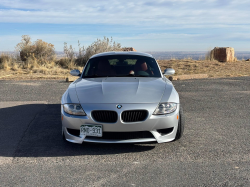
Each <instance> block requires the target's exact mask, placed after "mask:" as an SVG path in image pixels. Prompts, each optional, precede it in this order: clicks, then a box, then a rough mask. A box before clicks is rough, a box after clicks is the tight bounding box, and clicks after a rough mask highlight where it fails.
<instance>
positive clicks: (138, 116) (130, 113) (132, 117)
mask: <svg viewBox="0 0 250 187" xmlns="http://www.w3.org/2000/svg"><path fill="white" fill-rule="evenodd" d="M147 117H148V111H147V110H127V111H124V112H122V121H123V122H138V121H144V120H145V119H146V118H147Z"/></svg>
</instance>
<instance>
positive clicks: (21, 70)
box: [0, 54, 250, 80]
mask: <svg viewBox="0 0 250 187" xmlns="http://www.w3.org/2000/svg"><path fill="white" fill-rule="evenodd" d="M158 63H159V65H160V66H161V70H162V71H163V70H164V69H166V68H173V69H175V71H176V74H175V75H177V76H178V75H190V74H207V75H208V76H209V77H214V78H219V77H239V76H250V61H237V62H231V63H222V62H218V61H208V60H202V61H201V60H192V59H191V58H187V59H183V60H176V59H171V60H158ZM72 69H79V70H80V71H81V70H82V69H83V67H79V66H76V65H75V63H74V62H72V61H70V60H69V59H67V58H62V59H60V60H58V61H56V62H54V61H52V62H47V63H39V62H38V61H37V60H36V58H30V59H27V60H26V62H22V61H17V60H16V59H15V58H13V57H11V56H9V55H5V54H2V55H1V56H0V79H15V80H20V79H65V78H66V77H69V76H70V75H69V72H70V70H72Z"/></svg>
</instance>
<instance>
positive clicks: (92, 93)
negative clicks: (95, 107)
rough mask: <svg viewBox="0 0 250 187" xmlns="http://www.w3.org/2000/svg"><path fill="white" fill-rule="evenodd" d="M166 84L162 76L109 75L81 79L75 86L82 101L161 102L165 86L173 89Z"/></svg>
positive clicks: (168, 89)
mask: <svg viewBox="0 0 250 187" xmlns="http://www.w3.org/2000/svg"><path fill="white" fill-rule="evenodd" d="M166 84H167V83H166V82H165V81H164V80H163V79H162V78H145V77H143V78H138V77H108V78H89V79H81V80H79V81H77V82H76V84H75V88H76V94H77V97H78V99H79V102H80V103H115V104H119V103H159V102H160V100H161V97H162V95H163V94H164V91H165V88H166V91H169V95H170V93H171V91H172V89H171V88H172V85H171V86H168V87H166ZM166 91H165V92H166ZM165 94H166V93H165Z"/></svg>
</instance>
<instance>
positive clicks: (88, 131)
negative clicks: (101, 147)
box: [80, 125, 102, 137]
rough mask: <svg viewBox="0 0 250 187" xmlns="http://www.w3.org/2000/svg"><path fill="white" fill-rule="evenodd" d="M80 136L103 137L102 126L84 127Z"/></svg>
mask: <svg viewBox="0 0 250 187" xmlns="http://www.w3.org/2000/svg"><path fill="white" fill-rule="evenodd" d="M80 135H83V136H98V137H102V125H82V126H81V127H80Z"/></svg>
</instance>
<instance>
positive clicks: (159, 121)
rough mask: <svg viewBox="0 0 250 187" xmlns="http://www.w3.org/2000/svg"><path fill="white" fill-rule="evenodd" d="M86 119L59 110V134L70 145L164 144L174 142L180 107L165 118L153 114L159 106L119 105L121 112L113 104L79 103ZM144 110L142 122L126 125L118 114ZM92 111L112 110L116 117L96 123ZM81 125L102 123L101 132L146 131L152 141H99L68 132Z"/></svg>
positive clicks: (143, 139) (145, 139)
mask: <svg viewBox="0 0 250 187" xmlns="http://www.w3.org/2000/svg"><path fill="white" fill-rule="evenodd" d="M81 105H82V107H83V109H84V111H85V113H86V114H87V116H72V115H69V114H67V113H65V112H64V111H63V107H61V115H62V119H63V120H62V133H63V134H64V136H65V138H66V140H67V141H69V142H73V143H79V144H81V143H83V142H95V143H144V142H155V141H156V142H158V143H164V142H169V141H172V140H174V139H175V136H176V132H177V128H178V117H177V116H178V115H179V105H178V106H177V110H176V111H175V112H173V113H171V114H167V115H152V114H153V112H154V110H155V108H156V107H157V105H158V104H154V103H153V104H148V103H147V104H121V105H122V109H117V108H116V107H115V106H116V105H115V104H81ZM145 108H146V109H147V110H148V117H147V119H146V120H145V121H142V122H130V123H125V122H123V121H122V120H121V113H122V112H123V111H125V110H136V109H145ZM93 110H113V111H116V112H117V114H118V120H117V122H116V123H100V122H96V121H95V120H94V119H93V118H92V116H91V111H93ZM83 124H102V126H103V132H138V131H149V132H150V133H152V138H139V139H114V140H110V139H102V138H95V137H83V136H80V135H79V136H75V135H72V134H70V133H69V132H68V131H67V128H69V129H76V130H79V129H80V126H81V125H83ZM168 128H172V129H173V130H172V131H171V132H170V133H167V134H162V133H160V132H159V129H168Z"/></svg>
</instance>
